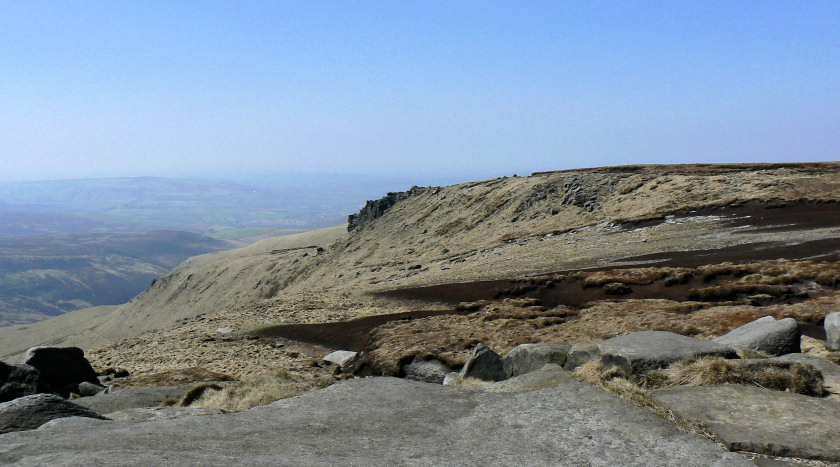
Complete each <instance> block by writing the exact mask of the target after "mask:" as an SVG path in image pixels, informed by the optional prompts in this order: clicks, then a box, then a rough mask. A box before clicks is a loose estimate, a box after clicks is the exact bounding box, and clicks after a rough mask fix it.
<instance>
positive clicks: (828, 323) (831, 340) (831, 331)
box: [824, 311, 840, 352]
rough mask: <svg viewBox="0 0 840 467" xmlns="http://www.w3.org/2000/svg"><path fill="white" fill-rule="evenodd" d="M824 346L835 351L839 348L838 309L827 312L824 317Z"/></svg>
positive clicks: (839, 315)
mask: <svg viewBox="0 0 840 467" xmlns="http://www.w3.org/2000/svg"><path fill="white" fill-rule="evenodd" d="M824 326H825V348H826V349H828V350H830V351H832V352H837V351H838V350H840V311H835V312H834V313H829V314H828V316H826V317H825V323H824Z"/></svg>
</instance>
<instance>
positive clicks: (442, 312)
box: [0, 162, 840, 465]
mask: <svg viewBox="0 0 840 467" xmlns="http://www.w3.org/2000/svg"><path fill="white" fill-rule="evenodd" d="M838 201H840V163H833V162H832V163H796V164H724V165H705V164H692V165H660V166H649V165H648V166H623V167H606V168H595V169H579V170H567V171H556V172H542V173H535V174H533V175H531V176H528V177H517V176H513V177H501V178H496V179H491V180H483V181H477V182H470V183H462V184H458V185H452V186H445V187H414V188H411V189H410V190H408V191H406V192H401V193H389V194H388V195H387V196H385V197H383V198H382V199H379V200H374V201H369V202H368V203H367V205H366V206H365V207H364V208H363V209H362V210H361V211H360V212H359V213H358V214H355V215H352V216H351V217H350V220H349V225H348V226H342V227H333V228H327V229H321V230H316V231H312V232H307V233H301V234H296V235H289V236H283V237H274V238H269V239H265V240H261V241H259V242H257V243H254V244H252V245H250V246H247V247H244V248H241V249H237V250H229V251H222V252H216V253H209V254H206V255H201V256H196V257H193V258H190V259H188V260H186V261H184V262H183V263H181V264H180V265H179V266H177V267H176V268H175V269H173V270H172V271H171V272H169V273H168V274H166V275H164V276H162V277H160V278H158V279H156V280H155V281H154V283H153V284H152V285H151V287H149V288H148V289H147V290H145V291H144V292H143V293H141V294H140V295H139V296H137V297H135V298H134V299H132V300H131V301H129V302H128V303H125V304H123V305H119V306H115V307H105V308H94V309H85V310H78V311H74V312H70V313H67V314H65V315H62V316H59V317H57V318H53V319H50V320H47V321H43V322H39V323H33V324H27V325H19V326H10V327H6V328H0V359H2V360H4V361H15V360H16V359H19V357H20V356H21V355H22V354H23V353H25V352H26V349H27V348H29V347H30V346H32V345H37V344H43V343H49V344H61V345H76V346H80V347H82V348H84V349H85V350H86V355H87V357H88V359H90V361H91V363H92V364H93V366H94V367H95V368H96V369H100V370H101V369H105V368H109V367H110V368H118V369H125V370H128V372H129V373H130V374H131V375H132V376H130V377H128V378H125V379H124V381H122V382H119V384H121V385H123V386H131V385H144V384H145V385H166V384H171V385H174V384H184V383H188V382H195V381H200V380H202V379H213V378H219V377H221V376H225V377H226V378H227V379H232V380H242V381H247V380H249V378H254V377H255V375H258V374H260V373H265V372H267V371H274V372H276V374H282V375H285V376H284V377H286V378H288V379H289V380H290V381H294V382H295V384H296V386H295V390H294V391H292V392H294V393H297V392H302V391H305V390H308V389H312V388H316V387H322V386H324V385H329V384H332V383H333V382H335V381H337V380H340V379H346V378H352V377H354V376H365V375H391V376H404V375H405V367H406V365H408V364H410V363H412V362H415V361H428V360H432V359H434V360H437V361H439V362H441V363H443V364H444V365H445V366H446V367H448V368H449V369H452V370H457V369H459V368H460V367H461V366H463V365H464V363H465V361H466V360H467V357H468V356H469V354H470V351H471V350H472V349H473V348H474V347H475V346H476V345H477V344H478V343H484V344H486V345H487V346H489V347H490V348H491V349H493V350H495V351H496V352H499V353H504V352H507V351H509V350H510V349H512V348H513V347H515V346H516V345H518V344H522V343H535V342H549V343H550V342H563V343H567V344H576V343H583V342H595V341H600V340H603V339H608V338H611V337H615V336H622V335H625V334H628V333H631V332H634V331H643V330H662V331H671V332H674V333H677V334H682V335H685V336H691V337H698V338H712V337H715V336H719V335H722V334H725V333H726V332H728V331H730V330H732V329H734V328H736V327H738V326H741V325H743V324H746V323H749V322H751V321H753V320H755V319H757V318H760V317H762V316H773V317H774V318H787V317H790V318H794V319H796V320H797V321H798V322H799V324H800V327H801V329H802V334H803V337H802V350H803V351H809V352H812V353H814V354H825V353H826V352H825V350H824V346H822V344H821V342H822V340H823V339H825V335H824V333H822V321H823V319H824V318H825V316H826V315H827V314H828V313H829V312H832V311H839V310H840V292H838V289H840V235H838V233H840V203H838ZM333 350H351V351H357V352H359V353H360V356H359V358H358V359H357V360H356V361H355V362H354V364H353V366H352V368H349V369H348V368H345V369H344V371H343V372H340V371H339V370H337V369H336V368H335V367H333V366H329V365H325V364H323V362H321V361H320V359H321V358H322V357H323V356H324V355H326V354H327V353H329V352H331V351H333ZM190 375H204V376H195V377H194V378H191V377H190ZM207 375H213V376H212V377H210V376H207ZM115 383H117V382H116V381H115ZM353 384H356V383H355V382H342V383H341V384H337V385H335V386H337V387H346V388H351V389H347V391H352V390H354V389H352V388H354V387H359V386H358V385H356V386H353ZM359 384H361V383H359ZM382 384H386V383H382ZM387 384H391V383H387ZM394 384H396V383H394ZM333 389H334V388H333V387H330V388H328V389H327V390H325V391H327V392H326V393H325V394H333V395H335V397H337V398H339V399H340V396H338V395H337V394H338V393H337V392H335V391H340V389H335V391H334V392H329V391H333ZM413 390H414V389H412V391H413ZM437 390H438V389H435V391H437ZM581 390H582V389H581ZM383 391H385V392H387V390H386V389H383ZM319 392H323V391H317V392H316V393H319ZM316 393H311V394H307V395H306V396H303V397H304V399H301V400H307V399H305V398H306V397H309V398H311V399H313V400H315V397H316V396H314V395H313V394H316ZM354 394H355V393H354ZM323 397H325V398H328V397H333V396H328V395H325V396H323ZM354 397H355V396H354ZM447 397H449V396H447ZM476 397H478V396H476ZM488 397H489V396H488ZM523 397H524V396H523ZM529 397H530V396H529ZM534 397H536V396H534ZM593 397H594V396H593ZM417 398H422V397H421V396H417ZM482 401H484V402H481V403H480V404H485V403H487V401H486V400H485V399H482ZM284 403H285V404H287V405H288V404H292V402H284ZM395 403H396V402H395ZM464 403H467V402H464ZM456 405H457V404H456ZM284 407H285V406H284ZM287 408H288V407H287ZM418 410H419V409H418ZM255 414H256V412H255ZM290 414H291V412H290ZM290 416H294V415H290ZM253 417H258V415H253ZM476 423H477V422H476ZM397 459H398V458H397ZM403 460H404V459H403ZM509 460H512V459H509ZM724 463H725V462H724ZM721 465H722V464H721ZM733 465H734V464H733Z"/></svg>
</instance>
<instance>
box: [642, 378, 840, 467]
mask: <svg viewBox="0 0 840 467" xmlns="http://www.w3.org/2000/svg"><path fill="white" fill-rule="evenodd" d="M652 394H653V398H654V399H656V400H657V401H658V402H659V403H661V404H663V405H665V406H667V407H668V408H670V409H671V410H672V411H673V412H674V414H675V415H676V416H677V417H679V418H691V419H696V420H700V421H702V422H705V423H706V424H707V425H708V427H709V429H711V430H712V432H714V433H715V434H716V435H717V436H718V437H719V438H720V439H721V441H722V442H723V444H724V445H726V447H727V448H729V449H732V450H744V451H749V452H757V453H760V454H769V455H774V456H787V457H805V458H809V459H820V460H826V461H833V462H837V461H840V442H838V440H840V426H839V425H838V424H837V420H840V404H837V402H835V401H827V400H824V399H819V398H816V397H808V396H803V395H801V394H795V393H789V392H781V391H770V390H767V389H761V388H757V387H753V386H737V385H723V386H711V387H681V388H674V389H662V390H657V391H653V392H652Z"/></svg>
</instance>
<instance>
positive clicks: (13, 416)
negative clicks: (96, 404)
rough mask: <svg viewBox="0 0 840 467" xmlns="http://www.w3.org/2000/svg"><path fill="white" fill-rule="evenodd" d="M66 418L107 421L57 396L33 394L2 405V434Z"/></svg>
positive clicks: (0, 411)
mask: <svg viewBox="0 0 840 467" xmlns="http://www.w3.org/2000/svg"><path fill="white" fill-rule="evenodd" d="M64 417H90V418H99V419H102V420H105V417H103V416H101V415H99V414H98V413H96V412H94V411H92V410H90V409H88V408H85V407H82V406H80V405H76V404H74V403H72V402H68V401H67V400H65V399H63V398H61V397H58V396H56V395H55V394H33V395H31V396H24V397H20V398H17V399H15V400H13V401H9V402H3V403H2V404H0V433H9V432H12V431H22V430H34V429H36V428H38V427H39V426H41V425H43V424H44V423H47V422H48V421H50V420H54V419H56V418H64Z"/></svg>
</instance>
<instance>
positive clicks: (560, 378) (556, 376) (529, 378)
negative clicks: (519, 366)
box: [484, 363, 576, 392]
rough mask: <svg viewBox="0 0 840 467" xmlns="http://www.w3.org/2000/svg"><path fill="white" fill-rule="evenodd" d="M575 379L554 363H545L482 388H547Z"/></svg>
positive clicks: (513, 389) (513, 390)
mask: <svg viewBox="0 0 840 467" xmlns="http://www.w3.org/2000/svg"><path fill="white" fill-rule="evenodd" d="M572 381H576V380H575V377H574V376H572V374H571V373H569V372H568V371H566V370H564V369H563V367H562V366H560V365H558V364H556V363H547V364H545V365H543V367H542V368H539V369H537V370H534V371H530V372H528V373H525V374H523V375H519V376H514V377H512V378H510V379H506V380H504V381H499V382H498V383H495V384H491V385H489V386H487V387H486V388H484V390H486V391H488V392H520V391H536V390H539V389H548V388H553V387H555V386H559V385H561V384H568V383H571V382H572Z"/></svg>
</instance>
